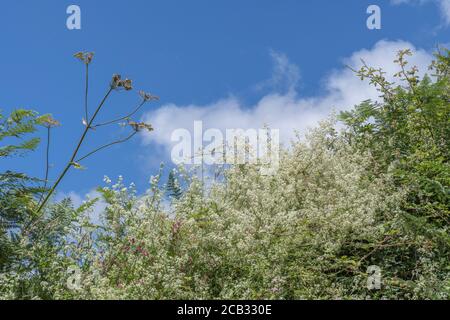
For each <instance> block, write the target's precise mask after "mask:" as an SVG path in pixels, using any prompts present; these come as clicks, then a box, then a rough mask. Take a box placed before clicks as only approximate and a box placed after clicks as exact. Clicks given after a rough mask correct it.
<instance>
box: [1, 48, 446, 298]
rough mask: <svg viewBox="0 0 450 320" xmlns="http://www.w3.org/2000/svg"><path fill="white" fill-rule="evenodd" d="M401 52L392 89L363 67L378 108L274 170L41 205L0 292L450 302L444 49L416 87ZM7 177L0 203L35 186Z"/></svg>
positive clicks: (293, 153) (230, 172)
mask: <svg viewBox="0 0 450 320" xmlns="http://www.w3.org/2000/svg"><path fill="white" fill-rule="evenodd" d="M408 54H409V52H408V51H402V52H400V53H399V57H398V60H397V63H398V65H399V67H400V70H401V71H400V72H399V73H398V74H397V75H396V76H397V78H398V84H397V85H395V84H392V83H389V82H388V81H387V80H386V78H385V76H384V73H383V72H382V71H381V70H378V69H373V68H371V67H368V66H366V65H365V66H364V67H363V68H362V69H361V70H360V71H359V72H358V75H359V76H360V77H361V78H362V79H363V80H364V79H366V78H367V79H369V81H370V82H371V83H372V84H374V85H376V86H377V87H378V88H379V90H380V91H381V94H382V101H380V102H373V101H364V102H362V103H361V104H360V105H359V106H357V107H356V108H355V109H354V110H352V111H348V112H344V113H342V114H341V115H340V119H341V120H342V121H343V122H344V124H345V128H344V129H343V130H342V131H341V132H338V131H337V130H336V128H335V127H336V121H335V120H334V119H331V120H329V121H325V122H323V123H321V124H320V125H319V126H318V127H317V128H316V129H314V130H312V131H311V132H310V133H309V134H308V135H307V137H306V139H305V140H298V141H295V142H293V144H292V146H291V147H290V148H288V149H283V150H281V153H280V166H279V169H278V171H277V172H276V174H274V175H272V176H264V175H261V173H260V166H259V165H257V164H242V165H239V166H231V167H230V168H228V169H227V170H225V171H224V177H221V178H223V179H214V181H215V182H212V181H211V183H209V182H208V183H204V181H199V179H198V178H197V177H196V176H195V174H193V172H195V168H194V169H193V172H187V171H186V170H185V169H183V168H180V171H179V172H178V173H177V174H175V173H174V172H173V171H172V172H170V173H169V178H168V181H167V185H166V186H161V177H162V175H163V173H162V170H161V172H160V173H159V174H158V175H157V176H156V177H152V178H151V185H150V188H149V190H148V192H147V193H146V194H144V195H139V196H138V195H137V194H136V190H135V189H134V186H133V185H131V186H129V187H126V186H125V185H124V184H123V180H122V178H120V179H119V181H118V182H117V183H115V184H112V183H111V181H110V180H109V179H108V178H105V181H106V183H107V185H106V186H105V187H103V188H99V189H98V191H99V193H100V198H99V199H93V200H89V201H87V202H85V203H84V204H83V205H82V206H81V207H79V208H74V207H73V204H72V203H71V201H70V200H64V201H62V202H60V203H53V204H50V205H48V206H46V208H45V210H44V215H43V217H42V219H40V220H38V221H37V222H36V223H34V224H33V228H30V229H25V230H26V232H21V233H18V234H17V236H16V237H9V238H10V239H14V240H11V241H9V242H7V243H8V245H7V246H4V247H3V248H4V249H3V248H2V252H5V253H6V254H4V255H3V257H6V259H8V263H7V265H8V268H5V267H3V269H2V271H0V298H5V299H218V298H223V299H449V298H450V268H449V261H450V238H449V234H450V233H449V220H448V218H449V180H450V170H449V150H450V148H449V140H450V139H449V133H450V132H449V130H450V126H449V121H450V114H449V113H450V108H449V107H450V106H449V101H450V96H449V88H450V81H449V63H450V55H449V52H448V51H446V52H445V53H443V54H439V55H437V57H436V61H435V62H434V63H433V64H432V66H431V69H430V75H429V76H425V77H423V78H422V79H420V78H419V77H418V75H417V74H418V71H417V70H416V68H414V67H413V68H411V69H407V68H406V66H407V61H406V56H407V55H408ZM7 176H8V178H5V179H4V181H3V182H2V180H0V183H3V185H5V186H7V187H2V189H1V190H2V193H0V197H1V201H9V199H13V198H11V197H10V196H9V194H8V193H4V192H3V190H8V188H10V189H12V190H16V189H17V190H21V184H23V186H24V188H25V189H26V190H28V189H27V188H29V183H31V182H32V181H31V180H30V181H28V180H27V178H26V177H25V176H22V175H16V174H12V173H5V177H7ZM179 180H180V181H179ZM218 181H219V182H218ZM180 185H183V187H184V188H183V189H185V190H183V192H181V188H180ZM205 185H207V186H209V187H208V188H207V189H206V190H205V189H204V186H205ZM26 194H28V197H29V198H30V199H31V200H30V202H29V204H28V205H29V206H30V207H32V206H33V203H34V201H33V200H32V198H33V196H32V195H33V193H32V192H30V191H27V192H26ZM167 194H168V195H169V196H170V197H171V198H173V199H176V201H170V202H169V203H167V201H165V199H166V196H167ZM24 199H25V198H24V197H21V198H20V201H24V202H20V201H19V199H18V200H15V201H17V202H16V204H17V206H13V205H8V206H9V208H11V209H10V210H11V213H12V214H13V217H15V218H14V219H16V220H14V219H12V218H8V221H9V223H15V221H19V220H20V219H19V218H17V217H20V216H27V213H26V212H25V213H24V214H23V215H21V214H17V215H14V214H15V213H16V212H19V211H20V210H21V209H23V208H26V207H27V202H26V201H25V200H24ZM5 203H6V202H5ZM99 204H103V205H104V209H102V208H103V207H101V208H100V209H99V206H98V205H99ZM11 225H12V224H11ZM3 237H5V236H3ZM2 239H3V238H2ZM0 241H2V242H4V240H0ZM11 257H14V258H11ZM3 259H4V258H3ZM3 264H4V265H5V262H3ZM371 266H377V267H379V268H380V269H381V275H382V279H381V283H382V287H381V289H380V290H371V289H370V288H368V287H367V280H368V273H367V272H368V271H367V270H368V268H369V267H371Z"/></svg>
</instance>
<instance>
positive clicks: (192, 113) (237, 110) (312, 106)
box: [142, 41, 432, 157]
mask: <svg viewBox="0 0 450 320" xmlns="http://www.w3.org/2000/svg"><path fill="white" fill-rule="evenodd" d="M407 48H409V49H411V50H412V51H413V52H414V56H413V57H412V58H411V59H410V64H411V65H416V66H418V67H419V68H420V69H421V70H426V66H427V65H428V64H429V63H430V61H431V59H432V56H431V55H430V54H429V53H427V52H426V51H424V50H420V49H416V48H414V46H413V45H412V44H410V43H408V42H404V41H379V42H378V43H376V44H375V46H374V47H373V48H371V49H363V50H360V51H357V52H355V53H353V54H352V55H351V56H350V57H348V58H346V59H344V61H343V63H344V64H345V65H347V66H350V67H352V68H354V69H359V68H360V67H361V65H362V62H361V59H363V60H364V61H365V62H366V63H367V64H368V65H371V66H374V67H382V68H383V69H384V70H385V71H386V72H387V73H388V74H393V73H395V72H397V71H398V66H397V65H395V64H394V63H393V60H395V55H396V52H397V51H398V50H401V49H407ZM272 57H273V61H274V64H275V66H274V75H273V77H272V79H270V80H269V83H270V84H279V83H287V84H288V85H287V88H288V90H287V91H286V92H284V93H282V92H281V93H280V92H278V93H273V92H272V93H270V94H267V95H266V96H264V97H262V98H261V99H260V100H259V101H258V102H257V103H256V104H255V105H253V106H245V105H244V104H243V103H241V101H240V100H239V99H238V98H237V97H234V96H230V97H227V98H223V99H221V100H219V101H216V102H213V103H211V104H208V105H204V106H197V105H185V106H183V105H175V104H167V105H164V106H162V107H160V108H159V109H157V110H153V111H150V112H148V113H146V114H145V115H144V116H143V120H144V121H148V122H150V123H152V125H153V127H154V128H155V131H154V132H152V133H151V134H145V135H143V136H142V138H143V142H144V143H145V144H157V145H159V146H164V147H165V148H164V150H166V151H167V154H166V157H168V156H169V155H170V149H171V147H172V146H173V142H172V141H171V135H172V132H173V131H174V130H175V129H179V128H184V129H187V130H189V131H191V132H192V130H193V123H194V121H196V120H201V121H203V125H204V128H203V130H206V129H207V128H217V129H220V130H222V132H225V129H227V128H228V129H234V128H242V129H248V128H254V129H258V128H262V127H263V126H264V125H268V126H269V127H270V128H272V129H279V130H280V136H281V140H282V141H283V142H285V143H286V142H288V141H289V139H290V138H292V137H293V135H294V133H295V131H300V132H304V131H305V129H306V128H307V127H311V126H314V125H315V124H317V122H318V121H319V120H321V119H324V118H325V117H327V116H328V115H329V114H330V112H331V111H332V110H333V109H334V110H335V111H340V110H345V109H349V108H352V107H353V106H354V105H356V104H358V103H360V102H361V101H363V100H366V99H373V100H377V99H378V98H379V92H377V91H376V89H374V88H373V87H372V86H370V85H368V83H367V82H362V81H361V80H360V79H359V78H358V77H356V76H355V74H354V73H353V72H352V71H351V70H350V69H349V68H346V67H342V68H341V69H338V70H334V71H332V72H331V73H330V74H329V76H327V77H326V79H325V81H324V85H325V90H324V92H325V93H324V94H323V95H322V96H315V97H302V96H300V95H299V94H298V92H297V91H296V90H295V84H296V83H297V81H298V80H299V79H300V74H299V71H298V70H299V69H298V67H297V66H295V65H292V64H291V63H290V62H289V60H288V59H287V57H286V56H285V55H283V54H278V53H273V54H272ZM389 80H390V81H394V79H392V78H391V79H389Z"/></svg>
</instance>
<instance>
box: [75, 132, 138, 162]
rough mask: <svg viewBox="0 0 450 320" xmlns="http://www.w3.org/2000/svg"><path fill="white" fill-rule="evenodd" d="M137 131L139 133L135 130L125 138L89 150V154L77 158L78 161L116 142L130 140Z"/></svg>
mask: <svg viewBox="0 0 450 320" xmlns="http://www.w3.org/2000/svg"><path fill="white" fill-rule="evenodd" d="M136 133H137V131H134V132H133V133H132V134H130V135H129V136H128V137H126V138H124V139H120V140H117V141H114V142H111V143H108V144H105V145H103V146H101V147H99V148H97V149H95V150H93V151H91V152H89V153H88V154H86V155H84V156H83V157H81V158H80V159H77V160H76V162H81V161H83V160H84V159H86V158H88V157H90V156H91V155H93V154H94V153H96V152H98V151H100V150H103V149H105V148H108V147H110V146H113V145H115V144H119V143H123V142H126V141H128V140H130V139H131V138H132V137H133V136H134V135H135V134H136Z"/></svg>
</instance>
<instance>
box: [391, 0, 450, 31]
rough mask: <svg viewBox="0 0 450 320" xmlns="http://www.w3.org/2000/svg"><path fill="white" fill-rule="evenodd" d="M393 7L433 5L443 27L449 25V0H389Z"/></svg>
mask: <svg viewBox="0 0 450 320" xmlns="http://www.w3.org/2000/svg"><path fill="white" fill-rule="evenodd" d="M391 3H392V4H393V5H400V4H417V5H422V4H425V3H435V4H437V6H438V7H439V9H440V12H441V15H442V18H443V19H444V23H445V25H447V26H449V25H450V0H391Z"/></svg>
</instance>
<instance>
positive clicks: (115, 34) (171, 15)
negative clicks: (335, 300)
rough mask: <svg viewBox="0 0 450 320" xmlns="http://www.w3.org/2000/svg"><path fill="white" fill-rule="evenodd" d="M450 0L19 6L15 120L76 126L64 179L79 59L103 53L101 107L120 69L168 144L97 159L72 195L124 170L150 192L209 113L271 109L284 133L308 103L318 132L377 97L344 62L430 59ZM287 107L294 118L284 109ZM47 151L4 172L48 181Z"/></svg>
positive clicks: (447, 32)
mask: <svg viewBox="0 0 450 320" xmlns="http://www.w3.org/2000/svg"><path fill="white" fill-rule="evenodd" d="M448 2H450V1H449V0H429V1H412V0H411V1H407V0H406V1H405V0H396V1H388V0H386V1H374V0H371V1H365V0H342V1H334V0H314V1H313V0H303V1H298V0H283V1H275V0H270V1H269V0H245V1H237V0H226V1H225V0H217V1H207V0H189V1H181V0H178V1H174V0H164V1H162V0H161V1H149V0H130V1H116V0H110V1H100V0H97V1H87V0H86V1H84V0H77V1H71V2H69V1H61V0H53V1H52V0H41V1H31V0H29V1H23V0H17V1H10V2H7V4H4V3H3V4H2V5H1V7H0V27H1V28H0V30H1V31H0V35H1V38H0V41H1V50H0V65H1V74H2V76H1V77H0V87H1V88H2V89H1V90H0V108H1V109H2V110H3V111H4V112H5V113H8V112H10V111H11V110H13V109H14V108H31V109H34V110H37V111H39V112H40V113H51V114H53V116H54V117H55V118H56V119H58V120H59V121H60V122H61V123H62V124H63V125H62V127H60V128H58V129H56V130H55V131H54V139H53V144H52V156H51V162H52V163H53V164H54V167H53V168H52V169H51V170H52V171H51V176H52V177H54V176H55V175H56V174H57V172H58V171H59V170H60V169H61V167H62V166H63V164H64V162H65V161H67V160H68V158H69V157H70V153H71V150H72V149H73V146H74V144H75V143H76V141H77V139H78V137H79V135H80V133H81V131H82V129H83V127H82V125H81V118H82V116H83V85H84V84H83V77H84V73H83V65H82V64H81V63H79V62H77V61H76V60H75V59H74V58H73V54H74V53H75V52H77V51H80V50H87V51H94V52H95V58H94V63H93V64H92V66H91V89H90V92H91V95H90V104H91V106H94V104H95V103H97V102H98V101H99V100H100V99H101V97H102V96H103V94H104V92H105V90H106V89H107V85H108V82H109V81H110V78H111V75H112V74H113V73H120V74H122V75H123V76H127V77H129V78H131V79H133V80H134V83H135V88H136V89H144V90H146V91H150V92H152V93H154V94H157V95H158V96H160V97H161V100H160V101H159V102H157V103H152V104H149V105H147V106H146V109H145V110H144V112H142V113H141V114H140V117H142V118H143V119H146V120H149V121H150V122H152V120H154V119H155V129H156V131H155V136H154V137H138V138H136V139H134V140H133V141H131V142H129V143H127V144H123V145H120V146H115V147H112V148H111V149H108V150H106V151H104V152H102V153H100V154H98V155H96V156H95V157H93V158H92V159H91V160H88V161H86V163H85V164H84V165H85V166H86V167H87V170H83V171H76V172H75V171H74V170H73V171H72V172H71V173H70V174H69V175H68V177H67V178H66V179H65V180H64V181H63V183H62V184H61V186H60V192H63V193H66V194H67V193H69V192H76V193H77V194H81V195H83V194H85V193H88V192H89V191H90V190H92V189H93V188H95V187H96V186H98V185H102V179H103V176H104V175H108V176H109V177H111V178H113V179H114V178H115V177H117V176H118V175H123V176H124V177H125V180H126V181H127V182H132V181H133V182H135V183H136V185H137V187H138V190H139V191H140V192H143V191H144V190H145V189H146V188H147V186H148V180H149V177H150V176H151V175H152V174H155V173H156V171H157V164H158V163H159V162H160V161H166V162H167V161H169V160H170V158H169V155H170V153H168V152H167V151H168V150H169V147H168V145H167V143H166V142H167V140H168V139H169V138H168V137H167V135H168V134H169V133H170V130H169V129H168V128H172V127H171V125H174V124H176V125H178V126H179V125H184V124H186V125H187V126H188V125H189V121H191V120H193V118H192V117H200V119H198V120H202V119H201V118H202V117H205V118H207V119H208V121H209V123H210V125H211V126H214V125H216V124H217V127H219V128H221V127H223V126H227V125H229V124H230V123H233V122H235V121H236V122H237V123H240V122H239V121H240V120H242V119H241V118H243V116H242V115H244V116H247V117H249V118H252V119H254V118H257V119H260V120H261V121H262V120H265V116H264V115H262V113H264V110H268V109H270V108H271V106H273V108H274V109H273V110H275V112H274V114H273V116H274V117H277V116H279V117H280V120H275V124H276V125H277V124H278V125H279V126H284V125H286V127H289V129H291V128H290V127H294V128H295V127H296V126H297V125H298V126H299V127H301V126H302V125H304V123H302V122H301V121H300V122H298V123H297V124H296V125H293V124H292V121H291V122H286V121H287V119H281V118H283V116H286V115H287V117H289V118H291V119H292V118H293V117H294V118H295V116H293V115H295V114H296V113H297V114H300V113H301V112H302V108H303V107H304V108H306V109H307V110H306V109H305V110H306V111H305V114H306V115H308V114H309V116H306V117H307V118H308V117H309V118H308V119H309V120H308V121H307V123H308V124H310V123H311V122H313V121H314V120H315V119H316V118H317V117H318V116H319V115H323V114H324V113H326V112H325V111H326V110H325V108H326V107H324V106H325V105H328V104H329V105H330V107H329V108H330V110H331V105H332V104H336V105H339V104H343V103H344V102H346V103H356V101H358V99H359V98H363V96H362V95H360V92H363V91H364V90H359V89H358V87H356V86H357V84H355V85H352V83H353V82H351V81H350V80H348V74H347V73H346V71H343V64H344V63H346V62H347V63H348V62H350V63H352V62H355V61H357V60H358V59H357V58H358V57H359V56H360V55H363V56H365V57H368V58H372V59H373V61H374V62H377V61H381V62H380V63H381V64H383V63H384V62H385V61H384V60H383V58H385V57H389V53H388V52H386V54H383V52H384V51H385V50H388V49H393V48H397V47H398V46H404V45H411V46H413V48H414V49H417V50H418V51H419V58H418V63H419V64H420V63H425V62H426V61H427V59H428V56H427V55H428V54H429V53H430V52H432V50H433V48H434V47H435V46H436V45H437V44H438V43H441V44H442V43H444V44H445V43H448V42H449V39H450V26H449V24H448V21H449V20H447V19H448V17H449V16H450V14H449V15H448V16H447V15H446V13H447V14H448V13H449V10H447V11H445V9H446V8H447V9H448V8H449V7H450V5H449V4H448ZM70 4H76V5H79V6H80V8H81V11H82V12H81V17H82V29H81V30H68V29H67V28H66V19H67V17H68V15H67V14H66V8H67V7H68V6H69V5H70ZM370 4H377V5H379V6H380V8H381V12H382V29H381V30H368V29H367V27H366V19H367V17H368V15H367V14H366V9H367V7H368V6H369V5H370ZM380 41H382V42H380ZM400 41H402V42H400ZM364 49H365V51H364ZM380 59H381V60H380ZM336 91H338V94H337V93H336ZM344 91H345V93H343V92H344ZM358 91H360V92H358ZM332 92H334V93H332ZM337 95H339V97H338V98H337ZM336 99H337V100H339V101H338V102H336V101H337V100H336ZM137 102H138V95H137V93H136V92H133V93H128V92H127V93H126V92H120V93H114V95H113V97H112V99H111V100H110V102H109V103H108V105H107V106H106V107H105V109H104V110H103V113H102V114H101V115H100V117H101V119H104V120H108V119H110V118H112V117H114V115H120V114H122V113H123V112H126V111H127V110H129V109H131V108H132V107H133V106H134V105H135V104H136V103H137ZM297 107H298V109H296V108H297ZM347 107H351V105H349V106H347ZM227 108H229V109H227ZM277 108H279V109H277ZM314 108H315V109H314ZM227 110H231V111H230V112H229V114H227ZM251 110H253V111H251ZM255 110H256V111H255ZM277 110H282V111H284V113H279V114H278V115H277ZM311 110H313V111H311ZM315 110H318V112H316V111H315ZM252 112H253V113H252ZM308 112H309V113H308ZM314 112H316V113H314ZM267 114H269V115H271V116H272V114H271V113H270V111H269V112H268V113H267ZM223 117H226V118H227V119H226V120H227V121H225V123H222V122H223V121H222V120H223ZM233 117H236V118H233ZM258 117H259V118H258ZM186 119H187V120H186ZM185 120H186V121H187V122H186V121H185ZM221 121H222V122H221ZM249 121H250V120H249ZM249 121H247V122H246V124H248V123H249ZM283 121H284V122H283ZM218 122H221V123H220V124H219V123H218ZM246 124H243V125H244V126H245V125H246ZM157 125H160V126H161V127H158V126H157ZM258 125H260V123H258ZM163 127H164V128H163ZM42 133H43V132H42ZM124 134H125V132H121V129H120V128H119V127H118V126H117V127H111V128H109V129H107V128H105V129H102V130H98V132H95V134H93V135H92V134H91V136H89V138H88V140H87V141H86V145H89V146H91V147H93V146H97V145H101V144H103V143H104V142H108V141H111V140H114V139H115V138H117V137H121V136H123V135H124ZM89 149H90V148H86V149H84V150H85V151H89ZM43 152H44V150H43V148H42V147H41V148H39V149H38V150H37V152H35V153H33V154H29V155H28V156H26V157H24V158H22V159H14V160H6V161H4V160H2V163H0V170H1V171H4V170H6V169H9V170H17V171H25V172H27V173H29V174H30V175H33V176H42V175H43V171H44V167H43V155H44V154H43ZM169 165H170V164H169Z"/></svg>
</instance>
